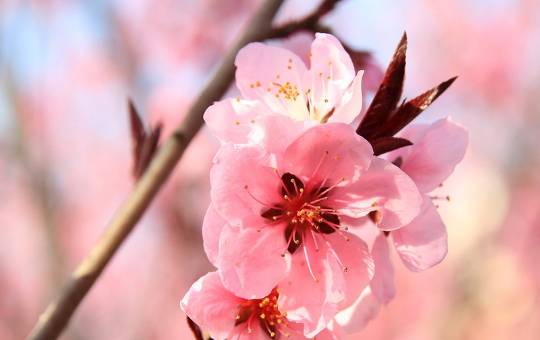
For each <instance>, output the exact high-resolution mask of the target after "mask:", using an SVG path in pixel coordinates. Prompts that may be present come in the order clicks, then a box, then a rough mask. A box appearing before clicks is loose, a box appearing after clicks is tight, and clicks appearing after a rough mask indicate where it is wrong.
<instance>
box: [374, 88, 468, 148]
mask: <svg viewBox="0 0 540 340" xmlns="http://www.w3.org/2000/svg"><path fill="white" fill-rule="evenodd" d="M456 79H457V77H453V78H450V79H448V80H447V81H444V82H442V83H440V84H439V85H437V86H436V87H434V88H432V89H430V90H428V91H426V92H424V93H422V94H421V95H419V96H418V97H416V98H413V99H411V100H409V101H407V102H405V103H404V104H401V105H400V106H399V107H398V108H397V110H396V111H395V113H394V114H393V115H392V116H391V117H390V119H389V120H388V121H387V122H386V123H385V124H384V126H382V127H381V128H380V130H379V131H378V132H377V133H376V134H375V136H376V137H389V136H393V135H395V134H396V133H398V132H399V131H400V130H401V129H403V128H404V127H405V126H407V124H409V123H410V122H411V121H412V120H413V119H414V118H416V117H417V116H418V115H419V114H420V113H422V111H424V110H425V109H427V108H428V106H429V105H431V103H433V102H434V101H435V99H437V98H438V97H439V96H440V95H441V94H443V93H444V91H446V90H447V89H448V88H449V87H450V85H452V83H453V82H454V81H455V80H456Z"/></svg>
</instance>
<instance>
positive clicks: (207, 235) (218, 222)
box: [202, 204, 227, 266]
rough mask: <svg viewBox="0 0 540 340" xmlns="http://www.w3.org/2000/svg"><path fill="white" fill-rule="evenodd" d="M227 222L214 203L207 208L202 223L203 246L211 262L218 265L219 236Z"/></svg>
mask: <svg viewBox="0 0 540 340" xmlns="http://www.w3.org/2000/svg"><path fill="white" fill-rule="evenodd" d="M225 224H227V222H226V221H225V220H224V219H223V218H222V217H221V216H220V215H219V214H218V213H217V212H216V210H215V209H214V207H213V206H212V204H210V206H209V207H208V209H207V210H206V214H205V215H204V220H203V225H202V236H203V247H204V251H205V253H206V256H207V257H208V260H209V261H210V263H212V264H213V265H214V266H216V259H217V256H218V252H219V237H220V235H221V230H222V229H223V226H224V225H225Z"/></svg>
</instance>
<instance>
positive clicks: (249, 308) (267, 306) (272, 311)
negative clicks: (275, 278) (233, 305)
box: [235, 288, 289, 339]
mask: <svg viewBox="0 0 540 340" xmlns="http://www.w3.org/2000/svg"><path fill="white" fill-rule="evenodd" d="M278 298H279V292H278V291H277V289H276V288H274V289H273V290H272V291H271V292H270V294H269V295H268V296H267V297H265V298H264V299H255V300H248V301H246V302H244V303H242V304H241V305H240V306H239V308H238V314H237V315H236V323H235V326H238V325H241V324H246V327H247V330H248V333H251V332H252V326H253V323H254V322H258V323H259V326H260V327H261V328H262V330H263V331H264V332H265V333H266V335H267V336H268V337H270V338H271V339H275V338H276V337H277V336H278V335H279V334H283V335H284V336H286V337H288V336H289V333H287V332H286V328H287V313H281V312H280V311H279V309H278V304H277V300H278Z"/></svg>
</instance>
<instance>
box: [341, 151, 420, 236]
mask: <svg viewBox="0 0 540 340" xmlns="http://www.w3.org/2000/svg"><path fill="white" fill-rule="evenodd" d="M335 196H336V199H335V200H336V201H337V202H338V203H341V204H342V207H341V209H340V211H341V212H343V213H346V214H348V215H350V216H351V217H361V216H362V215H366V213H363V214H362V209H364V210H365V209H368V208H369V207H370V206H371V205H375V206H374V207H373V209H378V210H379V211H380V212H381V213H382V216H381V218H382V219H381V221H380V223H379V227H380V228H382V229H383V230H394V229H398V228H401V227H402V226H404V225H406V224H408V223H409V222H410V221H412V219H413V218H414V217H416V215H418V213H419V212H420V207H421V205H422V196H421V195H420V193H419V192H418V189H417V187H416V185H415V184H414V182H413V181H412V180H411V179H410V178H409V176H407V175H406V174H405V173H404V172H403V171H401V170H400V169H399V168H398V167H396V166H395V165H393V164H392V163H390V162H388V161H386V160H383V159H380V158H376V157H375V158H373V160H372V162H371V165H370V167H369V170H368V171H366V172H364V173H362V175H361V176H360V178H359V180H358V181H356V182H355V183H352V184H350V185H348V186H344V187H340V188H336V193H335ZM356 211H360V213H357V212H356Z"/></svg>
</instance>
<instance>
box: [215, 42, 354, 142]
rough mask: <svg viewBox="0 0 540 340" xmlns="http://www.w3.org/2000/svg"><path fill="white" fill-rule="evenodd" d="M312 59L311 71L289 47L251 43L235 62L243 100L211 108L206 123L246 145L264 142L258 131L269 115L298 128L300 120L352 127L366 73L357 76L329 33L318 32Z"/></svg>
mask: <svg viewBox="0 0 540 340" xmlns="http://www.w3.org/2000/svg"><path fill="white" fill-rule="evenodd" d="M310 60H311V65H310V69H308V68H307V67H306V65H305V64H304V62H303V61H302V60H301V58H299V57H298V56H297V55H296V54H294V53H292V52H291V51H289V50H287V49H284V48H280V47H276V46H269V45H265V44H262V43H251V44H249V45H247V46H246V47H244V48H243V49H242V50H240V52H239V53H238V55H237V57H236V62H235V64H236V66H237V70H236V85H237V87H238V89H239V90H240V93H241V95H242V98H236V99H226V100H223V101H220V102H218V103H216V104H214V105H213V106H211V107H210V108H208V110H207V111H206V113H205V115H204V119H205V121H206V123H207V125H208V126H209V127H210V129H211V130H212V132H213V133H214V134H215V135H216V136H217V137H218V138H219V139H221V140H222V141H225V142H234V143H242V144H244V143H250V142H255V143H257V142H259V140H258V138H259V139H260V138H261V135H260V130H257V129H258V126H259V125H260V120H261V119H264V117H265V116H268V115H279V116H282V119H283V120H290V121H291V122H290V124H296V125H297V126H300V125H301V123H300V122H304V124H308V125H309V122H311V123H325V122H342V123H351V122H352V121H353V120H354V119H355V118H356V117H357V116H358V115H359V113H360V111H361V108H362V89H361V86H362V74H363V72H362V71H360V72H358V74H356V75H355V71H354V66H353V63H352V61H351V58H350V57H349V55H348V54H347V52H346V51H345V50H344V48H343V46H342V45H341V44H340V42H339V41H338V40H337V39H336V38H335V37H334V36H332V35H329V34H322V33H317V34H316V36H315V40H314V41H313V43H312V45H311V52H310ZM295 121H296V122H295ZM311 125H313V124H311ZM266 131H267V132H268V131H270V130H266ZM298 131H301V130H300V129H298Z"/></svg>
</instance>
